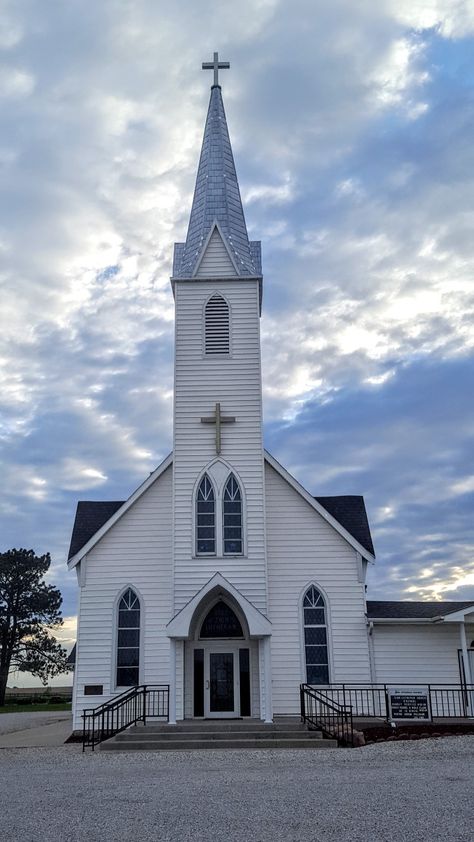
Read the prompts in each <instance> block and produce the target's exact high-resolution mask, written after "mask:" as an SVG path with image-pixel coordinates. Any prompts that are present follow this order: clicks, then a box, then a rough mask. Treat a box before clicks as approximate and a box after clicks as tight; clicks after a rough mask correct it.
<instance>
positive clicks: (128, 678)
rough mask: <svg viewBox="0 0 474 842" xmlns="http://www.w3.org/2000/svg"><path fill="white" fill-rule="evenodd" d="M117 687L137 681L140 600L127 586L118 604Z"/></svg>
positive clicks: (126, 685)
mask: <svg viewBox="0 0 474 842" xmlns="http://www.w3.org/2000/svg"><path fill="white" fill-rule="evenodd" d="M117 634H118V637H117V687H131V686H132V685H133V684H138V683H139V667H140V600H139V599H138V596H137V595H136V593H135V591H133V590H132V588H128V590H126V591H125V593H124V595H123V596H122V598H121V600H120V602H119V606H118V632H117Z"/></svg>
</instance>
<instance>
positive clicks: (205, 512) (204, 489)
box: [196, 474, 216, 555]
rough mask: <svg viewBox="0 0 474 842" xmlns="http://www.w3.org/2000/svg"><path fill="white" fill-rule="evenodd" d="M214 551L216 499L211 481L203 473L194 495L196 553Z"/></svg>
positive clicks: (203, 553) (212, 552)
mask: <svg viewBox="0 0 474 842" xmlns="http://www.w3.org/2000/svg"><path fill="white" fill-rule="evenodd" d="M215 552H216V501H215V497H214V489H213V487H212V483H211V481H210V479H209V477H208V476H207V474H204V476H203V478H202V480H201V482H200V483H199V488H198V491H197V495H196V553H197V554H198V555H206V554H214V553H215Z"/></svg>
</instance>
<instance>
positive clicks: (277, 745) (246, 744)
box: [99, 737, 337, 751]
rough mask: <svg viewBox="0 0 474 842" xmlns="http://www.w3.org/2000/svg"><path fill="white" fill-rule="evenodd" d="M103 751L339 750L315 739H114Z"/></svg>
mask: <svg viewBox="0 0 474 842" xmlns="http://www.w3.org/2000/svg"><path fill="white" fill-rule="evenodd" d="M99 748H100V750H101V751H192V750H194V749H201V750H203V749H249V748H250V749H262V748H269V749H271V748H273V749H281V748H293V749H302V748H308V749H313V751H314V750H319V749H330V748H337V741H336V740H314V739H294V738H289V739H283V738H280V737H276V738H274V739H270V740H269V739H261V740H259V739H255V738H254V737H252V738H249V739H241V738H240V737H239V738H236V739H224V740H219V741H216V740H211V739H188V740H160V739H158V738H156V739H154V740H152V739H149V740H126V741H124V740H117V738H116V737H112V739H110V740H106V741H105V742H103V743H100V745H99Z"/></svg>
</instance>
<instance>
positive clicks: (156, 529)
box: [68, 54, 474, 730]
mask: <svg viewBox="0 0 474 842" xmlns="http://www.w3.org/2000/svg"><path fill="white" fill-rule="evenodd" d="M227 66H228V65H227V64H219V62H218V58H217V54H215V56H214V62H212V63H211V64H210V65H203V67H205V68H206V69H208V68H209V69H213V71H214V84H213V85H212V87H211V95H210V103H209V110H208V114H207V120H206V125H205V130H204V138H203V143H202V150H201V157H200V160H199V167H198V172H197V179H196V187H195V191H194V198H193V203H192V209H191V215H190V219H189V226H188V230H187V236H186V241H185V242H184V243H176V245H175V249H174V261H173V271H172V277H171V284H172V289H173V294H174V299H175V317H176V318H175V350H174V410H173V451H172V453H170V454H169V456H168V457H167V458H166V459H165V460H164V461H163V462H162V464H161V465H159V466H158V467H157V468H156V470H155V471H154V472H153V473H152V474H151V475H150V476H148V477H147V478H146V479H145V481H144V482H143V484H142V485H140V487H139V488H137V489H136V490H135V491H134V492H133V493H132V494H131V496H130V497H129V498H128V500H126V501H113V502H103V501H84V502H79V503H78V507H77V513H76V519H75V523H74V528H73V533H72V539H71V546H70V553H69V561H68V566H69V568H70V569H73V568H74V569H75V571H76V574H77V581H78V586H79V607H78V631H77V644H76V664H75V671H74V692H73V712H74V728H75V729H76V730H79V729H80V728H81V714H82V712H83V710H84V709H85V708H93V707H95V706H98V705H100V704H102V703H104V702H107V701H108V700H112V699H113V698H114V697H116V696H118V695H119V694H120V693H123V691H124V690H126V689H127V688H133V687H134V686H136V685H143V684H149V685H156V684H164V685H169V721H170V723H174V722H176V721H179V720H182V719H193V718H196V719H199V718H210V719H219V718H245V717H250V718H254V719H260V720H263V721H265V722H271V721H272V720H273V717H274V716H275V715H284V714H298V713H299V710H300V696H299V688H300V685H301V684H308V685H312V686H313V687H321V688H323V687H326V688H327V687H331V686H335V685H341V684H342V683H346V684H353V685H357V686H362V685H371V684H372V685H373V684H380V683H382V684H383V683H392V684H393V683H407V682H408V683H410V682H416V683H420V682H422V683H436V682H437V683H442V684H453V685H458V686H459V685H462V684H464V685H466V684H467V685H469V684H470V683H471V681H472V679H473V676H474V601H471V602H449V603H447V602H435V603H433V602H380V601H379V602H373V601H372V602H370V601H367V600H366V576H367V571H368V568H369V567H370V566H371V565H372V564H373V563H374V560H375V558H374V548H373V545H372V539H371V535H370V530H369V525H368V521H367V515H366V511H365V506H364V502H363V498H362V497H358V496H343V497H340V496H339V497H317V496H314V493H315V491H317V489H314V488H312V489H310V490H307V489H306V488H303V486H302V485H300V483H299V482H298V481H297V479H295V477H293V476H291V474H290V473H288V471H287V470H285V468H284V467H283V466H282V465H280V464H279V463H278V462H277V460H276V459H275V458H274V457H273V456H272V455H271V454H270V453H268V452H267V451H266V450H265V449H264V444H263V435H262V373H261V356H260V315H261V308H262V284H263V278H262V264H261V250H260V243H259V242H251V241H250V240H249V238H248V234H247V227H246V223H245V217H244V211H243V207H242V202H241V197H240V191H239V184H238V180H237V174H236V169H235V165H234V158H233V154H232V148H231V144H230V139H229V134H228V129H227V121H226V115H225V111H224V105H223V100H222V92H221V87H220V84H219V78H218V72H219V69H221V68H222V67H227Z"/></svg>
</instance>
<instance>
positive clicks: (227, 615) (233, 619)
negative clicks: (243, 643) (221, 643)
mask: <svg viewBox="0 0 474 842" xmlns="http://www.w3.org/2000/svg"><path fill="white" fill-rule="evenodd" d="M243 636H244V633H243V631H242V625H241V623H240V620H239V618H238V617H237V615H236V613H235V611H233V610H232V608H231V607H230V605H227V603H226V602H222V601H219V602H216V604H215V605H214V606H213V607H212V608H211V610H210V611H209V612H208V614H207V615H206V617H205V618H204V620H203V624H202V626H201V634H200V637H201V638H208V637H243Z"/></svg>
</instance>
